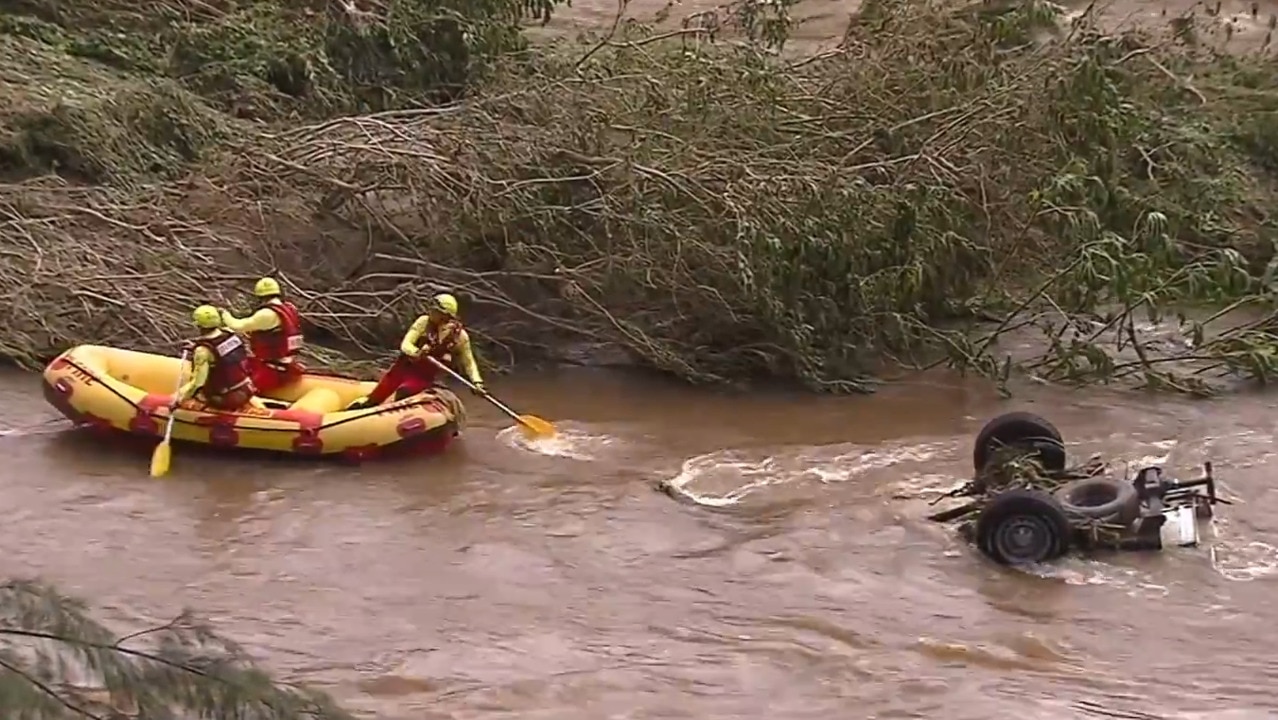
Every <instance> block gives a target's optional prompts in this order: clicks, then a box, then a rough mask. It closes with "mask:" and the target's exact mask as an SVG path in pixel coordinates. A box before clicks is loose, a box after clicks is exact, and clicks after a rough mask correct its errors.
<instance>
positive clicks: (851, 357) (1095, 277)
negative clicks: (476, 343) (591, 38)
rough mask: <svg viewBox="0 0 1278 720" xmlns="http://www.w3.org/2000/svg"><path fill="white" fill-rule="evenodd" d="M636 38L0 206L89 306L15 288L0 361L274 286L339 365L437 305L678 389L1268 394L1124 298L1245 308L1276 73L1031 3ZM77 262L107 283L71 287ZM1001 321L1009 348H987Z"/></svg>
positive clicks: (1235, 354) (543, 346)
mask: <svg viewBox="0 0 1278 720" xmlns="http://www.w3.org/2000/svg"><path fill="white" fill-rule="evenodd" d="M648 32H650V31H648V30H646V29H645V28H643V27H639V26H625V27H623V28H622V31H621V34H620V35H618V36H614V37H611V38H610V39H608V40H607V41H606V42H604V43H602V44H600V45H598V46H596V47H594V48H592V49H591V51H590V56H589V58H588V59H586V60H585V61H584V62H579V59H580V58H581V56H582V54H583V53H584V52H585V50H584V49H583V48H581V47H569V48H568V50H570V51H571V54H569V53H568V52H559V53H555V52H548V53H546V54H539V55H538V56H537V57H536V59H535V60H534V61H532V62H531V64H530V63H529V62H523V61H521V62H519V63H517V64H516V63H514V62H513V61H512V63H511V65H510V66H509V67H505V68H502V69H500V70H499V71H498V72H497V73H496V75H495V77H494V78H493V79H492V80H491V81H490V82H488V83H487V84H486V85H484V86H483V87H482V88H481V89H480V90H477V91H476V92H475V93H474V94H473V97H472V98H471V99H469V100H467V101H466V102H464V103H462V104H459V105H455V106H450V107H448V108H444V109H434V110H402V111H395V112H384V113H380V114H375V115H369V116H363V117H352V118H343V119H335V120H330V121H325V122H323V123H320V124H316V125H310V126H306V127H301V128H295V129H291V130H286V131H276V132H273V133H269V134H263V135H260V136H257V137H254V138H251V139H250V140H249V141H248V142H246V143H244V144H242V145H238V146H236V147H235V148H234V149H233V150H230V151H228V153H227V154H226V155H225V156H224V157H223V158H222V159H221V161H219V162H218V163H217V164H212V165H205V166H204V167H203V168H202V170H201V171H202V173H203V174H204V175H205V177H206V178H207V179H206V180H202V181H200V182H199V183H197V184H196V186H197V190H189V189H187V190H182V191H175V190H173V189H167V190H156V189H150V190H147V191H146V192H145V193H141V194H139V193H134V194H133V195H131V196H130V200H129V201H128V202H124V201H121V200H120V199H118V197H117V198H115V199H108V198H107V197H106V196H104V195H97V194H90V195H82V196H79V197H76V198H75V199H71V195H73V194H74V193H78V192H82V191H79V190H64V189H62V190H60V189H50V188H48V187H38V188H30V187H26V186H21V187H9V188H6V189H3V190H2V191H0V202H3V203H5V206H7V207H9V208H11V211H10V212H9V215H8V217H7V218H5V221H4V224H2V225H0V247H4V248H12V249H13V251H14V252H15V253H18V254H21V255H22V256H23V257H26V258H31V257H35V256H36V255H33V254H32V253H31V252H30V251H29V250H27V248H30V247H33V246H35V247H39V248H40V249H41V252H42V253H44V256H45V257H59V258H64V262H62V264H60V265H57V266H56V267H57V269H56V271H53V270H49V269H48V267H52V266H46V267H45V268H40V269H39V270H38V271H37V270H36V269H35V268H34V266H33V265H32V264H31V260H30V259H28V260H24V261H19V262H18V265H17V266H15V272H20V271H19V270H18V268H23V270H21V271H25V272H35V273H36V277H47V278H52V277H53V276H54V275H52V274H46V275H43V276H41V275H39V273H40V272H45V273H54V272H56V274H57V276H58V277H63V278H66V280H64V285H63V287H64V290H63V293H64V295H65V294H66V288H71V289H72V290H74V289H76V288H79V287H81V285H80V284H79V283H89V285H86V286H85V287H89V288H90V289H91V292H94V293H97V294H98V295H101V297H100V298H92V297H89V296H85V295H83V294H82V295H79V296H75V298H74V299H75V300H76V301H78V302H79V303H80V304H79V306H78V307H77V306H75V305H74V304H68V303H67V302H66V301H65V298H64V297H62V296H59V295H58V294H57V293H56V292H55V291H54V289H53V285H52V284H51V282H50V283H47V284H45V285H41V286H40V287H41V288H43V289H41V290H39V291H34V290H33V291H32V292H31V294H29V295H28V296H26V298H25V299H24V300H23V301H22V302H23V303H25V304H16V301H15V307H13V308H12V310H13V313H14V314H16V315H17V316H19V317H23V318H26V321H25V322H22V323H19V324H18V325H17V326H16V327H15V328H14V329H13V330H12V331H11V332H12V334H11V335H10V336H9V337H5V338H2V339H3V340H4V341H5V345H6V346H7V347H6V348H4V350H5V351H6V352H10V353H12V354H15V355H18V356H20V357H27V358H34V357H37V356H42V355H45V354H47V353H49V352H50V351H54V350H56V349H59V346H60V344H65V343H67V342H72V341H83V340H89V339H93V340H106V341H111V342H121V343H126V344H127V343H130V342H131V343H132V344H141V345H144V346H152V345H162V344H164V343H167V342H168V341H169V339H170V337H171V336H172V335H173V334H174V332H175V331H174V328H175V327H176V324H177V323H180V322H181V320H182V318H183V317H184V313H185V310H186V308H188V307H189V306H190V305H191V304H193V303H194V302H196V301H197V300H200V299H203V298H205V297H207V296H208V295H210V294H215V293H216V292H217V291H218V290H217V289H218V288H221V287H225V286H226V282H227V281H228V280H229V279H231V277H232V276H235V275H239V274H243V273H245V272H257V271H259V270H262V269H275V270H278V271H279V272H280V273H281V274H282V275H283V276H284V277H285V278H286V279H287V280H288V281H289V282H290V283H291V284H292V285H293V286H294V288H295V292H296V294H298V295H299V296H300V297H301V298H302V299H303V300H304V301H305V304H306V309H307V310H308V311H309V313H310V314H311V316H312V317H313V318H314V319H315V320H316V322H317V323H318V324H319V325H320V326H321V327H322V329H323V330H324V331H326V333H327V334H328V335H329V336H331V337H332V338H334V339H337V340H340V341H341V342H343V343H348V344H353V345H354V346H357V347H362V348H365V349H380V348H384V347H387V346H388V344H389V343H390V341H391V340H392V339H393V338H394V337H395V336H396V335H397V334H398V333H399V331H400V329H401V328H402V326H403V324H404V323H405V322H407V321H408V320H409V318H410V317H411V316H412V315H413V314H415V313H416V312H417V311H418V308H419V307H420V305H419V300H420V297H421V296H422V295H424V294H425V293H428V292H431V291H433V290H435V289H439V288H448V289H452V290H457V291H459V292H461V293H462V294H463V299H464V300H466V301H467V307H468V316H469V319H470V320H471V322H472V323H473V324H474V325H475V326H476V327H477V329H478V330H480V332H481V334H482V335H484V336H486V338H487V339H488V341H489V347H490V348H494V347H504V348H506V349H508V350H510V351H511V353H512V355H513V353H515V352H519V351H523V350H528V349H536V350H540V351H548V352H550V353H551V354H554V353H556V352H558V350H557V349H558V348H562V347H564V346H565V345H567V344H574V345H581V344H585V345H587V346H589V347H592V348H607V349H621V350H623V351H625V352H626V353H628V354H629V355H630V356H631V357H633V358H635V359H636V360H638V361H639V362H641V363H642V364H645V365H648V366H651V367H655V368H659V369H662V370H665V371H668V372H670V373H673V374H676V375H678V376H680V377H683V378H686V379H689V380H694V381H707V382H718V381H730V380H738V379H752V378H762V377H770V378H785V379H798V380H800V381H802V382H804V383H805V384H807V385H808V386H810V387H813V388H819V389H826V390H857V389H865V388H866V387H867V375H868V373H869V371H870V370H871V369H872V368H873V367H874V366H875V362H876V360H877V359H880V358H882V357H884V356H886V357H889V358H891V359H894V360H897V361H899V362H902V363H906V364H910V363H915V362H927V361H929V360H932V359H934V358H936V357H938V355H940V356H942V357H943V358H944V359H946V360H948V361H949V362H951V363H952V364H955V365H957V366H959V367H963V368H966V369H972V370H975V371H979V372H982V373H986V374H991V375H994V376H996V377H1003V378H1005V377H1006V376H1007V375H1008V374H1009V373H1010V371H1011V369H1012V367H1013V365H1014V364H1019V365H1020V366H1022V367H1025V368H1028V369H1030V370H1032V371H1033V372H1035V373H1037V374H1038V375H1040V376H1042V377H1045V378H1049V379H1054V380H1066V381H1070V380H1075V381H1077V380H1089V381H1090V380H1098V379H1099V380H1109V379H1116V378H1118V377H1119V376H1122V375H1123V374H1124V373H1128V374H1132V375H1134V376H1136V377H1139V378H1143V380H1144V381H1145V382H1146V383H1149V384H1158V385H1161V386H1167V387H1177V388H1179V389H1184V390H1189V391H1191V392H1206V391H1208V390H1209V389H1210V386H1209V385H1208V384H1207V383H1205V382H1197V381H1196V380H1195V379H1194V378H1193V377H1188V378H1187V377H1186V376H1184V373H1181V374H1180V375H1173V374H1171V373H1169V372H1164V368H1171V367H1178V366H1177V364H1176V363H1173V362H1171V361H1170V359H1169V358H1175V359H1177V360H1184V359H1185V358H1186V357H1190V356H1192V357H1195V358H1199V359H1204V360H1205V361H1206V362H1207V365H1212V364H1214V365H1215V366H1216V370H1227V371H1229V372H1236V371H1239V370H1241V371H1243V372H1244V373H1246V374H1250V375H1252V376H1255V377H1261V378H1264V377H1268V373H1269V372H1270V369H1269V368H1270V365H1268V364H1266V362H1265V361H1263V358H1265V357H1270V356H1273V355H1274V354H1275V353H1274V342H1273V339H1274V336H1273V335H1272V334H1270V332H1269V330H1268V328H1269V327H1270V325H1272V323H1269V324H1265V323H1260V324H1253V325H1251V326H1249V327H1248V328H1247V329H1246V330H1245V331H1231V332H1229V333H1227V334H1225V335H1218V336H1216V337H1215V339H1214V340H1213V339H1210V338H1204V339H1203V343H1205V344H1203V343H1198V344H1196V345H1195V349H1194V350H1193V351H1192V352H1190V351H1188V350H1186V349H1185V348H1175V347H1173V348H1171V349H1170V350H1167V349H1166V348H1164V349H1163V350H1161V351H1160V350H1159V349H1158V348H1156V347H1154V346H1153V345H1152V344H1151V343H1150V341H1149V337H1148V335H1149V332H1148V328H1146V327H1145V325H1146V324H1148V322H1149V321H1148V320H1146V321H1145V323H1142V322H1141V321H1140V318H1138V313H1145V314H1148V315H1149V316H1150V318H1152V319H1153V320H1160V319H1161V317H1162V314H1163V313H1165V312H1166V311H1167V310H1168V309H1175V308H1176V307H1178V306H1179V305H1181V304H1184V303H1205V302H1220V301H1224V302H1226V303H1229V302H1234V303H1236V304H1237V306H1238V307H1244V306H1252V305H1254V304H1255V301H1256V300H1257V297H1258V293H1263V292H1264V291H1265V285H1264V278H1263V277H1262V275H1263V273H1264V268H1265V265H1266V263H1267V262H1268V261H1269V259H1270V258H1271V257H1272V256H1273V243H1272V241H1271V234H1270V232H1271V231H1270V230H1269V221H1268V219H1267V216H1266V215H1265V214H1264V211H1263V210H1262V209H1261V208H1263V207H1265V206H1266V204H1267V203H1270V202H1272V199H1273V196H1272V188H1271V185H1272V183H1271V182H1270V181H1269V178H1268V176H1267V175H1265V172H1266V171H1265V170H1264V169H1263V167H1264V166H1263V160H1264V157H1263V153H1262V150H1263V147H1262V146H1263V145H1264V144H1263V143H1261V142H1260V141H1259V140H1257V138H1258V137H1259V136H1258V135H1257V134H1256V132H1254V131H1255V130H1256V126H1255V125H1254V118H1255V117H1257V114H1258V113H1260V114H1263V113H1265V112H1272V111H1274V109H1275V108H1274V107H1273V105H1274V104H1275V101H1273V100H1271V98H1272V97H1275V95H1273V94H1272V93H1269V92H1260V91H1255V92H1242V91H1240V90H1238V88H1239V87H1241V85H1240V83H1242V82H1244V79H1245V82H1246V83H1249V84H1250V85H1251V87H1252V88H1253V89H1257V88H1259V89H1269V88H1278V77H1275V74H1274V71H1273V70H1272V69H1271V67H1270V66H1269V65H1267V64H1265V63H1263V62H1260V61H1253V60H1252V59H1248V58H1243V59H1238V58H1225V57H1221V56H1219V55H1217V54H1216V53H1214V52H1212V51H1210V50H1209V49H1205V48H1204V47H1203V46H1201V45H1189V44H1187V43H1185V42H1184V41H1174V40H1173V39H1167V38H1162V37H1159V36H1156V35H1149V34H1136V33H1124V34H1117V35H1116V34H1107V33H1103V32H1101V31H1099V30H1098V29H1097V28H1096V27H1095V26H1093V25H1091V24H1089V23H1088V21H1087V20H1086V19H1085V18H1084V19H1083V20H1080V21H1078V22H1077V23H1076V24H1075V26H1073V27H1072V28H1068V29H1064V30H1063V29H1061V27H1060V22H1059V17H1058V15H1057V11H1056V10H1054V9H1053V8H1052V7H1051V6H1048V5H1044V4H1039V3H1027V4H1022V5H1019V6H1017V7H1013V8H1009V9H1003V10H999V11H984V12H975V11H970V10H966V9H962V8H956V7H955V6H954V5H951V4H944V3H942V4H933V3H925V2H903V1H900V0H880V1H878V2H870V3H867V4H866V6H865V7H864V9H863V11H862V13H861V15H860V16H859V17H858V18H857V19H856V21H855V22H854V23H853V25H852V26H851V27H850V28H849V30H848V34H847V37H846V39H845V42H844V44H843V46H842V47H841V48H840V49H839V50H838V51H837V52H832V53H828V54H825V55H823V56H820V57H814V58H806V59H803V60H800V61H795V62H792V61H783V60H779V59H778V58H776V57H775V56H774V55H772V54H770V53H768V52H765V51H764V50H763V49H762V48H761V47H760V46H758V45H756V44H748V43H747V44H737V45H732V46H721V45H715V44H710V43H704V42H702V43H699V44H696V45H684V44H681V43H680V41H679V40H678V39H675V40H656V39H654V38H653V37H652V36H650V35H648V34H646V33H648ZM561 50H563V48H561ZM1189 77H1194V78H1199V79H1198V80H1195V81H1193V82H1191V81H1190V80H1188V79H1186V78H1189ZM1249 133H1250V134H1249ZM59 198H61V199H59ZM75 205H78V206H80V207H83V208H90V210H89V211H84V210H80V211H67V210H64V211H61V213H60V214H51V213H50V211H49V210H48V209H47V208H51V207H62V208H66V207H70V206H75ZM126 206H128V207H126ZM41 213H44V214H43V215H42V214H41ZM93 213H96V215H94V214H93ZM144 218H145V219H144ZM33 228H34V229H33ZM107 243H111V244H112V245H107ZM108 247H116V248H118V251H117V252H115V253H113V254H112V257H110V258H108V260H107V262H108V264H109V265H110V268H111V269H110V272H107V271H106V270H100V269H92V270H90V269H88V268H90V267H91V266H93V265H94V263H98V262H99V261H98V260H94V259H93V258H94V255H93V253H90V252H86V249H87V248H95V249H96V248H102V249H103V250H105V249H106V248H108ZM37 255H38V254H37ZM78 257H82V258H85V260H83V261H81V262H83V266H82V267H80V268H77V267H75V262H76V261H75V260H73V258H78ZM165 262H168V263H170V264H169V265H167V266H165V265H164V263H165ZM157 263H158V264H159V265H157ZM157 266H158V267H167V268H168V269H169V270H171V271H172V272H170V274H168V275H166V276H165V278H164V279H163V280H151V279H149V276H148V273H150V272H154V270H153V268H155V267H157ZM126 268H127V270H128V273H132V274H128V273H126V272H125V269H126ZM112 273H113V274H112ZM105 275H109V276H110V277H111V278H115V279H113V280H101V279H99V278H100V277H101V276H105ZM121 276H126V277H127V279H124V280H120V279H119V278H120V277H121ZM95 282H96V283H97V284H96V285H94V284H92V283H95ZM151 283H155V284H154V285H152V284H151ZM55 308H56V309H55ZM108 308H109V309H111V311H112V312H113V313H116V312H118V313H121V315H119V316H118V317H117V316H114V315H112V316H104V315H103V314H102V313H101V311H102V310H103V309H108ZM122 308H128V309H127V310H125V309H122ZM3 309H5V308H4V307H3V305H2V304H0V310H3ZM42 311H43V312H44V313H45V315H44V316H42V315H41V312H42ZM58 312H62V313H63V315H58V314H57V313H58ZM130 313H133V314H130ZM143 315H145V316H146V317H149V318H159V319H158V320H156V321H155V322H156V323H157V325H154V326H153V325H150V324H149V321H143V320H141V319H140V318H141V316H143ZM124 318H129V319H127V320H126V319H124ZM991 319H992V320H993V322H994V324H993V325H992V326H988V327H986V328H985V329H984V331H981V332H978V333H977V334H976V335H975V336H973V335H972V334H971V333H970V332H969V331H970V328H971V327H972V326H973V325H980V324H981V323H988V322H989V321H990V320H991ZM95 323H96V325H95ZM1196 332H1197V331H1191V332H1190V334H1191V335H1193V334H1195V333H1196ZM1025 333H1029V335H1028V337H1029V340H1028V341H1027V342H1029V344H1030V346H1031V347H1032V350H1031V351H1030V352H1029V353H1028V356H1025V357H1015V358H1013V357H1010V356H1009V355H1008V354H1007V352H1006V351H1001V350H999V349H998V343H997V342H996V341H997V340H998V339H999V338H1002V337H1011V336H1012V335H1014V334H1021V335H1024V334H1025ZM161 341H162V342H161ZM1123 352H1126V353H1128V354H1132V353H1135V354H1134V355H1132V356H1131V357H1130V358H1128V357H1127V356H1125V355H1123V354H1122V353H1123ZM497 359H499V360H500V359H502V358H501V357H499V358H497ZM1014 361H1015V362H1014ZM1129 363H1130V364H1129ZM1204 367H1206V366H1204ZM1195 371H1199V372H1200V375H1199V376H1197V377H1199V378H1201V377H1204V376H1205V375H1204V373H1209V372H1214V371H1212V370H1204V369H1202V368H1201V367H1200V368H1197V369H1196V370H1195Z"/></svg>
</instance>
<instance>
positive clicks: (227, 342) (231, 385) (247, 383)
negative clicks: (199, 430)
mask: <svg viewBox="0 0 1278 720" xmlns="http://www.w3.org/2000/svg"><path fill="white" fill-rule="evenodd" d="M194 345H195V346H196V347H203V348H205V349H206V350H208V351H209V353H210V354H211V355H212V356H213V360H212V362H211V363H210V365H209V377H208V380H206V381H205V383H204V387H202V388H200V395H202V396H203V397H204V402H206V403H208V404H209V405H213V406H217V407H230V408H238V407H241V406H243V405H244V404H245V403H247V402H248V401H249V400H250V399H251V398H252V397H253V396H254V395H256V394H257V388H256V387H255V386H254V385H253V377H252V369H251V366H250V365H249V361H248V360H249V353H248V346H247V345H245V344H244V339H243V338H241V337H240V336H239V335H237V334H235V333H233V332H229V331H226V330H218V331H217V332H216V333H215V334H214V335H211V336H209V337H202V338H199V339H197V340H195V342H194Z"/></svg>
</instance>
